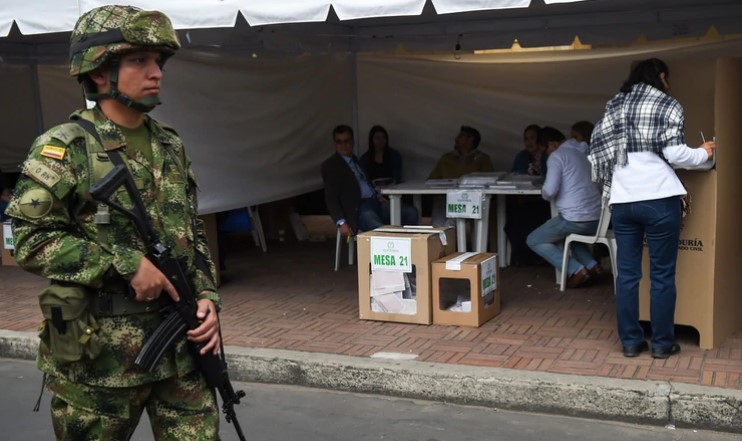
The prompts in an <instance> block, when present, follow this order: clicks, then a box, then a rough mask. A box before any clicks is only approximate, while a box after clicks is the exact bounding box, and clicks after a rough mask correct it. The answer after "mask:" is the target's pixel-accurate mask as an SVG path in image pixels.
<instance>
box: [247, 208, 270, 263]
mask: <svg viewBox="0 0 742 441" xmlns="http://www.w3.org/2000/svg"><path fill="white" fill-rule="evenodd" d="M247 214H248V215H250V220H251V221H252V225H253V229H252V238H253V240H254V241H255V245H257V246H259V247H260V248H261V249H262V250H263V252H264V253H265V252H267V251H268V245H267V244H266V243H265V234H264V233H263V223H262V222H261V221H260V214H259V213H258V206H257V205H250V206H249V207H247Z"/></svg>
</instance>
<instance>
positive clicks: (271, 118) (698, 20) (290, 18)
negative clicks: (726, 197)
mask: <svg viewBox="0 0 742 441" xmlns="http://www.w3.org/2000/svg"><path fill="white" fill-rule="evenodd" d="M0 3H5V4H2V5H0V35H6V36H5V37H0V84H2V94H1V95H0V96H2V100H1V101H0V109H1V114H2V115H3V116H4V118H2V119H0V132H2V133H3V134H4V136H3V137H0V167H2V168H3V169H6V170H9V169H13V168H14V167H17V165H18V164H19V163H20V162H21V161H22V159H23V158H24V157H25V153H26V150H27V148H28V146H29V145H30V142H31V141H32V139H33V138H34V137H35V136H36V135H37V134H38V133H40V132H41V131H42V130H44V129H46V128H48V127H51V126H52V125H54V124H57V123H60V122H63V121H64V120H65V119H66V117H67V114H68V113H69V112H70V111H71V110H72V109H74V108H76V107H79V106H81V105H82V99H81V94H80V90H79V87H78V85H77V83H76V82H75V81H73V80H72V79H70V78H69V77H68V76H67V74H66V68H65V58H66V51H67V41H68V38H69V33H68V32H67V31H69V29H71V28H72V26H73V25H74V23H75V21H76V19H77V17H78V16H79V14H80V11H84V10H87V9H90V8H92V7H95V6H99V5H101V4H104V2H97V1H66V0H47V1H36V2H33V6H32V5H31V2H26V3H17V2H12V3H11V2H9V1H7V0H0ZM132 3H134V4H136V5H137V6H141V7H143V8H145V9H159V10H163V11H165V12H167V13H168V14H169V15H170V16H171V18H172V19H173V21H174V23H175V24H176V26H177V27H178V28H179V29H181V31H179V32H180V36H181V40H182V41H183V44H184V49H183V50H182V51H181V52H180V53H179V54H178V55H177V56H176V57H174V58H173V59H172V61H169V62H168V66H167V71H166V74H165V83H164V92H163V101H164V104H163V105H162V106H160V108H158V109H157V110H156V111H155V116H156V117H158V118H159V119H161V120H163V121H165V122H167V123H169V124H171V125H173V126H174V127H176V128H177V129H178V131H179V132H180V134H181V136H182V137H183V139H184V140H185V141H186V144H187V146H188V149H189V152H190V154H191V156H192V158H193V160H194V164H195V169H196V172H197V174H198V177H199V181H200V185H201V196H200V198H201V209H202V211H203V212H206V213H208V212H214V211H220V210H223V209H228V208H233V207H237V206H244V205H252V204H256V203H262V202H267V201H271V200H276V199H281V198H284V197H289V196H292V195H297V194H301V193H304V192H306V191H311V190H314V189H317V188H320V187H321V180H320V177H319V164H320V163H321V162H322V160H323V159H324V158H325V157H327V156H329V155H330V154H331V153H332V151H333V149H334V147H333V146H332V144H331V142H330V131H331V130H332V127H334V126H335V125H336V124H339V123H350V124H353V125H354V126H356V127H357V128H358V131H359V133H357V134H356V140H357V149H358V151H359V152H363V151H365V149H366V148H367V142H366V133H368V130H369V128H370V127H371V126H372V125H374V124H382V125H384V126H385V127H386V128H387V129H388V130H389V133H390V137H391V142H392V145H393V146H395V147H396V148H398V149H399V150H400V151H401V152H402V154H403V157H404V161H405V172H404V174H405V177H406V178H407V179H416V178H424V177H425V176H426V174H427V172H428V171H429V170H430V168H431V167H432V165H433V163H434V161H435V160H436V158H437V157H438V156H440V154H441V153H443V152H445V151H447V150H449V149H450V148H451V146H452V140H453V137H454V136H455V135H456V133H457V131H458V127H459V126H460V125H462V124H467V125H472V126H475V127H477V128H478V129H479V130H480V131H481V132H482V135H483V141H482V147H481V148H482V149H483V150H485V151H486V152H487V153H489V154H490V155H491V156H492V157H493V159H494V161H495V163H496V166H497V167H498V168H503V169H505V168H509V166H510V162H511V161H512V158H513V156H514V155H515V153H516V151H517V150H518V149H520V148H521V141H520V138H521V131H522V129H523V127H525V126H526V125H527V124H530V123H537V124H541V125H553V126H555V127H557V128H559V129H562V130H564V131H567V130H568V129H569V125H570V124H571V123H572V122H574V121H577V120H580V119H588V120H595V119H596V118H597V117H599V115H600V113H601V111H602V106H603V104H604V103H605V101H606V100H607V99H608V98H609V97H610V96H611V95H612V94H613V93H615V91H616V90H617V88H618V86H619V85H620V82H621V81H622V80H623V79H624V78H625V76H626V74H627V72H628V65H629V63H630V62H631V60H633V59H636V58H640V57H648V56H652V55H653V54H657V53H659V54H661V56H662V57H664V58H666V59H668V61H669V62H670V66H671V70H672V69H673V62H674V63H675V64H676V65H678V66H681V67H680V68H679V69H678V70H675V71H673V72H674V73H673V80H672V81H674V82H676V84H678V83H679V82H681V81H695V80H698V78H703V77H704V75H709V74H708V73H707V72H705V71H704V69H702V68H694V67H691V66H692V64H691V63H688V62H687V60H689V59H692V60H698V63H699V66H708V65H710V64H711V63H712V62H713V59H715V58H716V57H718V56H722V55H737V54H739V53H740V48H742V45H740V43H738V42H737V40H734V39H731V38H707V39H706V38H699V37H700V36H703V35H705V34H706V33H707V32H708V31H709V28H710V27H711V26H714V29H715V30H716V31H717V32H718V33H719V34H721V35H722V36H725V37H726V36H729V35H731V34H736V33H739V32H740V28H742V20H740V19H741V18H742V2H739V1H734V0H710V1H702V0H673V1H670V0H657V1H640V0H587V1H580V2H566V3H567V4H548V3H562V2H557V1H546V2H537V1H534V2H529V1H520V0H500V1H496V0H489V1H487V0H479V1H475V0H465V1H451V0H449V1H440V0H436V1H432V2H427V3H426V2H425V1H423V0H407V1H403V0H385V1H374V2H371V1H359V0H345V1H338V2H330V1H316V0H304V1H302V0H294V1H282V2H275V1H273V2H269V1H256V0H252V1H248V0H242V1H237V0H231V1H230V0H225V1H217V0H210V1H206V0H199V1H189V2H180V1H179V2H175V1H137V2H132ZM279 5H280V6H279ZM502 7H505V8H507V9H500V8H502ZM462 11H468V12H462ZM13 22H15V26H11V24H12V23H13ZM299 22H300V23H299ZM267 23H283V24H272V25H265V26H264V24H267ZM576 35H578V36H579V37H580V39H581V41H582V42H583V43H586V44H593V45H601V48H599V49H593V50H587V51H564V52H549V53H545V52H541V53H531V52H527V53H516V54H497V55H474V54H473V53H472V50H475V49H490V48H503V47H509V46H510V45H511V44H512V42H513V40H514V39H516V38H517V39H518V41H519V42H520V43H521V45H522V46H524V47H525V46H528V47H531V46H547V45H549V46H551V45H564V44H569V43H571V42H572V40H573V39H574V37H575V36H576ZM640 37H642V38H644V37H646V39H648V40H660V39H666V38H671V37H672V38H675V40H674V42H673V43H663V44H649V43H648V44H644V45H640V46H632V47H631V48H630V49H620V50H619V49H615V48H611V47H607V46H606V45H617V46H619V45H625V44H627V43H630V42H633V41H636V40H637V39H638V38H640ZM680 37H684V38H685V39H681V40H678V38H680ZM457 47H458V48H459V49H458V50H457ZM382 51H383V52H384V53H383V54H382V53H381V52H382ZM421 51H425V52H421ZM430 51H438V52H435V53H432V52H430ZM440 51H443V52H440ZM679 98H680V97H679ZM681 102H682V100H681ZM39 109H40V110H39ZM687 110H689V117H692V115H693V110H692V109H687ZM706 130H707V131H709V132H710V131H712V130H713V128H707V129H706ZM690 142H691V140H690V139H689V143H690Z"/></svg>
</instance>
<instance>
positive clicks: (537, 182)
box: [496, 173, 544, 188]
mask: <svg viewBox="0 0 742 441" xmlns="http://www.w3.org/2000/svg"><path fill="white" fill-rule="evenodd" d="M543 184H544V178H543V177H541V176H531V175H518V174H512V173H509V174H507V175H505V176H503V177H501V178H500V179H498V180H497V184H496V186H497V188H502V186H513V188H541V186H542V185H543Z"/></svg>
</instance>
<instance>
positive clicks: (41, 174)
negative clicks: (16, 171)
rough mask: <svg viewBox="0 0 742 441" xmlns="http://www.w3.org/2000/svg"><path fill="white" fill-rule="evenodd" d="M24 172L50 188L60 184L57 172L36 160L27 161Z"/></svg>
mask: <svg viewBox="0 0 742 441" xmlns="http://www.w3.org/2000/svg"><path fill="white" fill-rule="evenodd" d="M23 172H24V173H26V174H27V175H28V176H30V177H32V178H34V179H35V180H36V181H38V182H39V183H41V184H44V185H46V186H47V187H48V188H52V187H54V184H56V183H57V182H59V179H60V176H59V174H58V173H57V172H55V171H54V170H52V169H51V168H49V167H47V166H46V165H45V164H44V163H43V162H41V161H39V160H38V159H35V158H30V159H29V160H28V161H26V164H24V166H23Z"/></svg>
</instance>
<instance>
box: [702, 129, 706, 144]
mask: <svg viewBox="0 0 742 441" xmlns="http://www.w3.org/2000/svg"><path fill="white" fill-rule="evenodd" d="M701 141H703V143H704V144H705V143H706V137H705V136H703V130H701Z"/></svg>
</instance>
